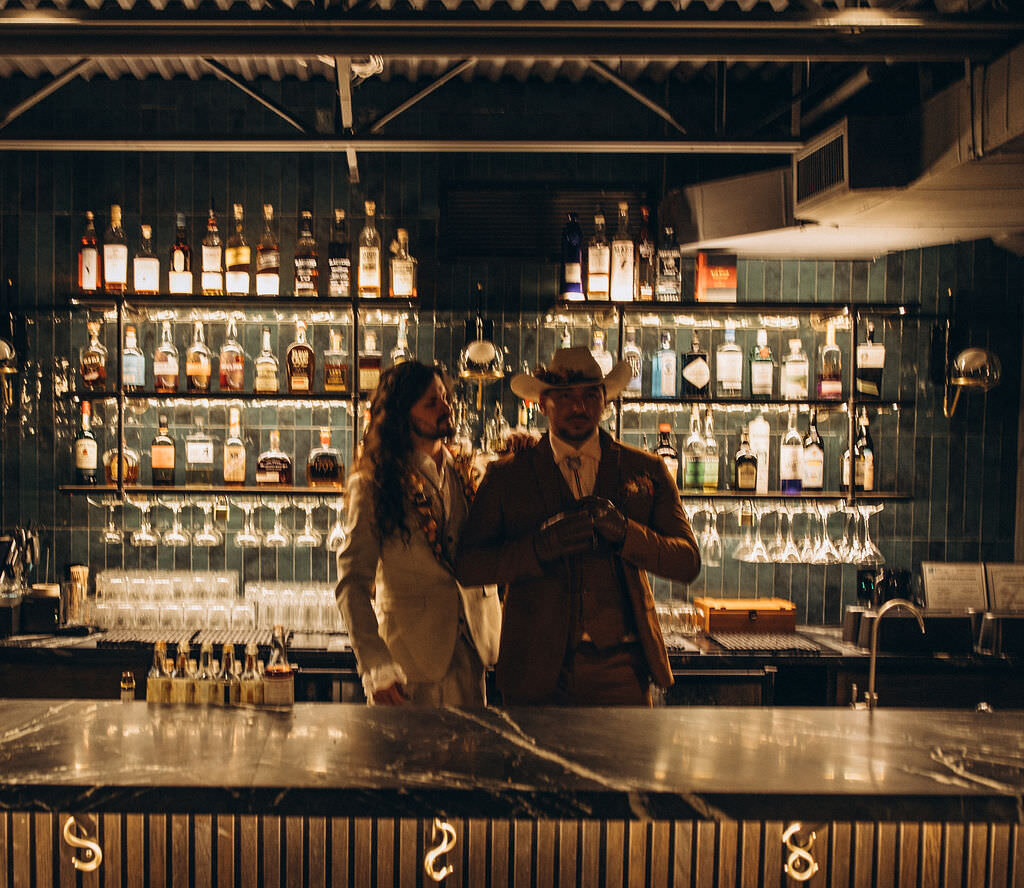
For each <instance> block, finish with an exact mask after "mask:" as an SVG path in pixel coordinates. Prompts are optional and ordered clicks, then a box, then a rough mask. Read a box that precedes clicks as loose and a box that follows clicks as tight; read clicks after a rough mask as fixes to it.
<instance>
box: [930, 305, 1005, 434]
mask: <svg viewBox="0 0 1024 888" xmlns="http://www.w3.org/2000/svg"><path fill="white" fill-rule="evenodd" d="M951 326H952V324H951V322H950V321H948V320H947V321H946V375H945V382H944V385H943V391H942V413H943V415H944V416H945V417H946V419H952V418H953V413H954V412H955V411H956V405H957V401H959V400H960V393H961V392H962V391H965V390H966V391H975V392H987V391H991V390H992V389H994V388H995V387H996V386H997V385H999V380H1000V377H1001V376H1002V373H1003V368H1002V365H1001V364H1000V363H999V358H998V357H997V356H996V354H995V353H994V352H992V351H990V350H989V349H987V348H979V347H977V346H970V347H968V348H965V349H963V350H961V351H959V352H957V355H956V357H955V358H953V360H952V361H950V358H949V337H950V329H951ZM950 389H953V400H952V403H951V402H950V400H949V392H950Z"/></svg>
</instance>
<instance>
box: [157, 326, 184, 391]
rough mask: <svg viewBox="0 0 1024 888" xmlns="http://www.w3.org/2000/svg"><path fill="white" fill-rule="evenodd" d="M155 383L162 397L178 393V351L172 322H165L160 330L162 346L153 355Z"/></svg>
mask: <svg viewBox="0 0 1024 888" xmlns="http://www.w3.org/2000/svg"><path fill="white" fill-rule="evenodd" d="M153 383H154V385H155V386H156V390H157V392H158V393H159V394H161V395H173V394H174V393H175V392H177V391H178V350H177V349H176V348H175V347H174V339H173V335H172V328H171V322H170V321H163V322H162V324H161V328H160V344H159V345H158V346H157V347H156V351H155V352H154V353H153Z"/></svg>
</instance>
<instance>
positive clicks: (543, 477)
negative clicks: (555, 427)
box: [530, 434, 573, 515]
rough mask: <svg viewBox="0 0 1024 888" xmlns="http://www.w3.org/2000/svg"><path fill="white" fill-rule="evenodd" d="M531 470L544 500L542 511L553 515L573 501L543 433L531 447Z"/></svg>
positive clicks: (549, 443) (549, 442) (548, 441)
mask: <svg viewBox="0 0 1024 888" xmlns="http://www.w3.org/2000/svg"><path fill="white" fill-rule="evenodd" d="M530 455H531V456H532V457H533V471H534V475H535V476H536V478H537V483H538V485H539V487H540V496H541V499H542V500H543V502H544V511H545V512H546V513H547V514H548V515H554V514H555V513H556V512H560V511H561V510H562V509H564V508H565V506H566V504H567V503H571V502H572V501H573V496H572V493H571V492H570V491H569V485H568V484H566V483H565V478H563V477H562V472H561V471H560V470H559V468H558V466H557V465H555V455H554V453H552V451H551V441H550V440H548V436H547V434H545V435H544V436H543V437H542V438H541V439H540V441H538V442H537V443H536V444H535V445H534V446H533V447H532V448H531V449H530Z"/></svg>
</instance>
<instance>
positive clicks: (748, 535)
mask: <svg viewBox="0 0 1024 888" xmlns="http://www.w3.org/2000/svg"><path fill="white" fill-rule="evenodd" d="M736 520H737V521H738V522H739V525H740V527H742V528H743V533H742V535H741V536H740V538H739V540H738V541H737V543H736V545H735V546H734V547H733V550H732V557H733V558H734V559H735V560H736V561H746V560H747V556H748V555H750V553H751V552H752V551H753V548H754V534H753V526H754V505H753V503H751V502H750V501H745V502H742V503H740V504H739V505H738V506H737V507H736Z"/></svg>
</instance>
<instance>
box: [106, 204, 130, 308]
mask: <svg viewBox="0 0 1024 888" xmlns="http://www.w3.org/2000/svg"><path fill="white" fill-rule="evenodd" d="M103 287H104V289H105V290H106V291H107V292H108V293H124V292H125V290H127V289H128V238H127V237H125V234H124V229H123V228H122V227H121V207H120V205H119V204H112V205H111V207H110V224H109V225H108V226H107V230H106V231H105V232H104V233H103Z"/></svg>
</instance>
